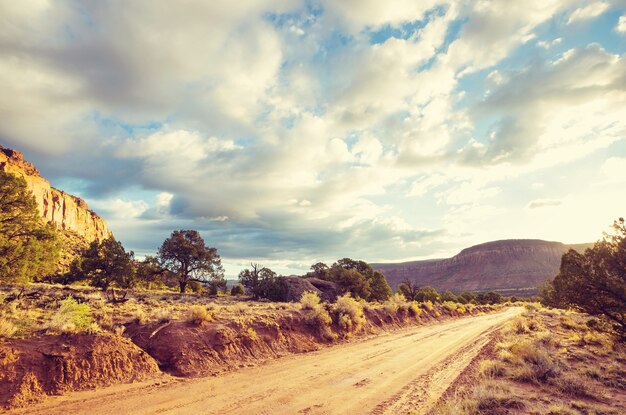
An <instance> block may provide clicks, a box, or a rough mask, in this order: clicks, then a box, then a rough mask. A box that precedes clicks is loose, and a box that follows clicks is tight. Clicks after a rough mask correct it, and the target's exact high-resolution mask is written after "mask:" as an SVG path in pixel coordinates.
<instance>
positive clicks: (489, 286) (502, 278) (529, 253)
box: [372, 239, 591, 294]
mask: <svg viewBox="0 0 626 415" xmlns="http://www.w3.org/2000/svg"><path fill="white" fill-rule="evenodd" d="M588 246H591V245H590V244H581V245H565V244H562V243H560V242H548V241H542V240H535V239H522V240H504V241H494V242H487V243H484V244H481V245H476V246H472V247H470V248H466V249H464V250H462V251H461V252H460V253H458V254H457V255H455V256H453V257H452V258H446V259H432V260H425V261H412V262H404V263H397V264H372V266H373V267H374V268H375V269H377V270H379V271H381V272H382V273H383V274H385V277H386V278H387V281H388V282H389V285H390V286H391V288H393V289H396V288H397V287H398V285H399V284H400V283H401V282H402V281H405V280H407V279H408V280H411V281H414V282H415V283H416V284H418V285H421V286H427V285H428V286H432V287H434V288H436V289H437V290H440V291H441V290H451V291H454V292H460V291H491V290H493V291H502V292H510V293H518V294H523V293H528V294H534V293H536V292H537V287H538V286H540V285H541V284H543V283H544V282H546V281H547V280H548V279H549V278H552V277H554V276H555V275H556V274H557V272H558V271H559V267H560V264H561V256H562V255H563V254H564V253H565V252H567V251H568V250H569V249H576V250H578V251H583V250H584V249H585V248H586V247H588Z"/></svg>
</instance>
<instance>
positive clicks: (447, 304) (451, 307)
mask: <svg viewBox="0 0 626 415" xmlns="http://www.w3.org/2000/svg"><path fill="white" fill-rule="evenodd" d="M443 307H444V308H445V309H446V310H448V313H450V314H452V312H453V311H456V303H453V302H452V301H444V302H443Z"/></svg>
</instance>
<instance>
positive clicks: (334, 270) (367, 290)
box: [307, 258, 392, 301]
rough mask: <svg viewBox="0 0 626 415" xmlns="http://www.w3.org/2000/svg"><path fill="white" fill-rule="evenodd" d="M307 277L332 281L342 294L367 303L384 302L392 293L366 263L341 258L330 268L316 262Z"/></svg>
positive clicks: (380, 275) (378, 273) (383, 279)
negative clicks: (348, 294)
mask: <svg viewBox="0 0 626 415" xmlns="http://www.w3.org/2000/svg"><path fill="white" fill-rule="evenodd" d="M311 269H312V272H309V273H308V274H307V276H308V277H317V278H321V279H325V280H328V281H332V282H334V283H336V284H337V285H338V286H339V289H340V291H341V292H342V293H344V294H346V293H350V294H351V295H352V296H353V297H355V298H361V299H363V300H367V301H385V300H387V299H388V298H389V297H390V296H391V294H392V292H391V288H390V287H389V284H388V283H387V280H386V278H385V276H384V275H383V274H382V273H381V272H380V271H376V270H374V269H373V268H372V267H371V266H370V265H369V264H368V263H367V262H365V261H357V260H353V259H350V258H343V259H340V260H339V261H337V262H335V263H334V264H333V265H332V267H330V268H329V267H328V266H327V265H326V264H323V263H321V262H318V263H317V264H314V265H313V266H311Z"/></svg>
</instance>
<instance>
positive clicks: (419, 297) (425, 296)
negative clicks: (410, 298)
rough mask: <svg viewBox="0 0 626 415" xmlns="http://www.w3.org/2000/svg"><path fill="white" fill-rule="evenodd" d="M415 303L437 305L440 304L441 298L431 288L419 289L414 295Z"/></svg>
mask: <svg viewBox="0 0 626 415" xmlns="http://www.w3.org/2000/svg"><path fill="white" fill-rule="evenodd" d="M414 300H415V301H420V302H427V301H430V302H431V303H438V302H441V296H440V295H439V293H438V292H437V290H435V289H434V288H433V287H424V288H420V289H419V290H417V291H416V293H415V298H414Z"/></svg>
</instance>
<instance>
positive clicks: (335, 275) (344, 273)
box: [330, 265, 372, 300]
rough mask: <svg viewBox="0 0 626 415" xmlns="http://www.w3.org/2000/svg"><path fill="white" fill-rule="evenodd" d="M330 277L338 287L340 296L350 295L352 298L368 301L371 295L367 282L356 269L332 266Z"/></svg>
mask: <svg viewBox="0 0 626 415" xmlns="http://www.w3.org/2000/svg"><path fill="white" fill-rule="evenodd" d="M330 275H331V281H333V282H335V283H336V284H337V285H338V286H339V289H340V291H341V293H342V294H346V293H350V294H352V297H356V298H362V299H364V300H367V299H369V297H370V295H371V293H372V292H371V290H370V284H369V281H367V279H366V278H365V277H364V276H363V274H361V273H360V272H359V271H358V270H357V269H356V268H343V267H341V266H337V265H333V266H332V268H331V270H330Z"/></svg>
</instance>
